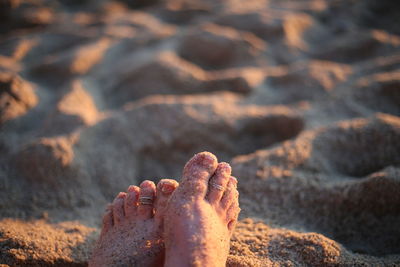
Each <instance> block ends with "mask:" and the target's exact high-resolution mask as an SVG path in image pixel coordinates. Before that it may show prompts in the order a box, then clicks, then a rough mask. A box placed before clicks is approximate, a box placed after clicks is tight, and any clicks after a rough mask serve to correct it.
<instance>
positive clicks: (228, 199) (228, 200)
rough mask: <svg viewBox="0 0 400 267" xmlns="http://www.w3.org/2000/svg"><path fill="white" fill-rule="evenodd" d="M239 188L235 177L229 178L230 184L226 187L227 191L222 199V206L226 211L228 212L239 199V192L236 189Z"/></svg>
mask: <svg viewBox="0 0 400 267" xmlns="http://www.w3.org/2000/svg"><path fill="white" fill-rule="evenodd" d="M236 187H237V180H236V178H235V177H233V176H231V177H229V182H228V185H227V187H226V190H225V192H224V194H223V196H222V198H221V202H220V205H221V207H222V208H223V209H224V210H227V209H228V208H229V207H230V205H231V204H232V203H233V202H234V201H235V200H237V199H238V197H239V192H238V191H237V189H236Z"/></svg>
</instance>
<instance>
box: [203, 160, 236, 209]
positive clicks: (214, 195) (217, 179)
mask: <svg viewBox="0 0 400 267" xmlns="http://www.w3.org/2000/svg"><path fill="white" fill-rule="evenodd" d="M231 172H232V168H231V166H230V165H229V164H228V163H226V162H221V163H219V164H218V167H217V169H216V171H215V173H214V175H213V176H212V177H211V179H210V182H209V185H208V193H207V197H206V198H207V200H208V201H209V202H210V203H212V204H214V203H219V201H220V200H221V198H222V195H223V194H224V191H227V189H228V188H227V184H228V182H229V177H230V176H231ZM228 190H229V189H228Z"/></svg>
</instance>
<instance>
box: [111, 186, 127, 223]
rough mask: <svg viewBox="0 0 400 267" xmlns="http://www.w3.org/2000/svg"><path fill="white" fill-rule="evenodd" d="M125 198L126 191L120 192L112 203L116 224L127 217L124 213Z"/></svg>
mask: <svg viewBox="0 0 400 267" xmlns="http://www.w3.org/2000/svg"><path fill="white" fill-rule="evenodd" d="M125 198H126V193H124V192H120V193H119V194H118V195H117V197H116V198H115V199H114V201H113V203H112V212H113V219H114V225H118V224H120V223H121V222H122V220H123V219H124V217H125V214H124V202H125Z"/></svg>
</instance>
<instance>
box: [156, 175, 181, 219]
mask: <svg viewBox="0 0 400 267" xmlns="http://www.w3.org/2000/svg"><path fill="white" fill-rule="evenodd" d="M178 185H179V183H178V182H177V181H175V180H172V179H162V180H161V181H160V182H159V183H158V184H157V193H156V194H157V196H156V203H155V205H154V209H155V218H156V219H157V220H162V218H163V217H164V213H165V208H166V207H167V204H168V200H169V198H170V197H171V195H172V193H173V192H174V191H175V189H176V188H177V187H178Z"/></svg>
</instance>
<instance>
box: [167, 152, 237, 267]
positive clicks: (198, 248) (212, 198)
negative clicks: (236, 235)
mask: <svg viewBox="0 0 400 267" xmlns="http://www.w3.org/2000/svg"><path fill="white" fill-rule="evenodd" d="M236 184H237V180H236V179H235V178H234V177H232V176H231V167H230V166H229V164H227V163H224V162H222V163H219V164H218V162H217V158H216V157H215V156H214V155H213V154H211V153H209V152H202V153H199V154H196V155H195V156H194V157H193V158H192V159H191V160H190V161H189V162H188V163H187V164H186V166H185V168H184V170H183V177H182V182H181V184H180V186H179V188H177V189H176V191H175V192H174V194H173V195H172V196H171V198H170V201H169V203H168V206H167V211H166V212H165V221H164V223H165V227H164V231H165V232H164V236H165V247H166V259H165V266H174V267H177V266H215V267H217V266H225V265H226V260H227V257H228V253H229V246H230V237H231V234H232V232H233V229H234V227H235V224H236V221H237V217H238V214H239V212H240V208H239V202H238V195H239V193H238V191H237V189H236ZM225 188H226V189H225Z"/></svg>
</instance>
